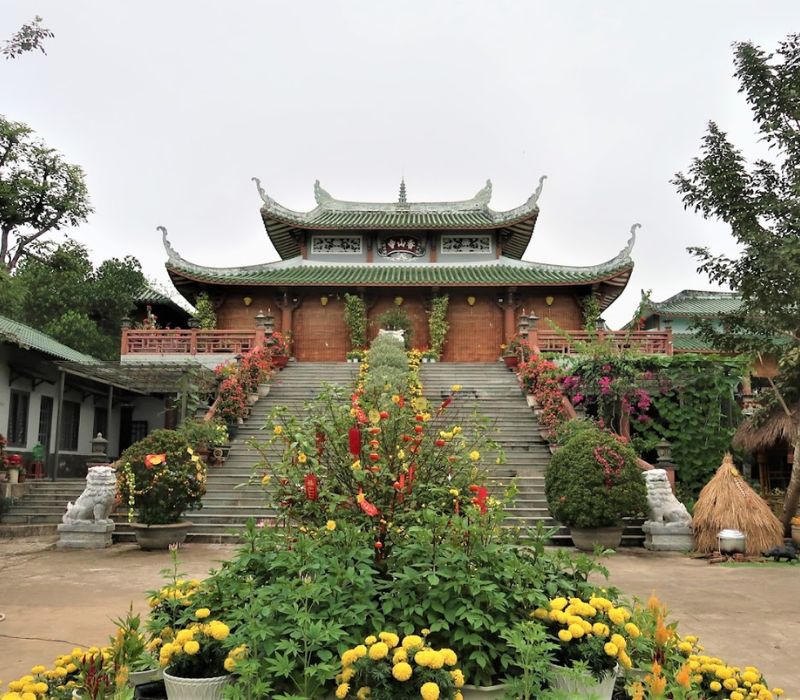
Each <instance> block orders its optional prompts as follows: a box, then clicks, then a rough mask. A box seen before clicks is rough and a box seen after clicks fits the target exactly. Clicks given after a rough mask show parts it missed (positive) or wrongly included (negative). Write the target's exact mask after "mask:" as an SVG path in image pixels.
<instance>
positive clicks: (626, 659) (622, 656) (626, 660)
mask: <svg viewBox="0 0 800 700" xmlns="http://www.w3.org/2000/svg"><path fill="white" fill-rule="evenodd" d="M617 660H618V661H619V662H620V663H621V664H622V666H623V668H632V667H633V662H632V661H631V657H630V656H628V654H627V652H624V651H621V652H620V653H619V654H617Z"/></svg>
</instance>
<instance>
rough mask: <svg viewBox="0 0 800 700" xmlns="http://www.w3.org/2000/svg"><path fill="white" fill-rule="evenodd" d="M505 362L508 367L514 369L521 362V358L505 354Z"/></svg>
mask: <svg viewBox="0 0 800 700" xmlns="http://www.w3.org/2000/svg"><path fill="white" fill-rule="evenodd" d="M503 362H505V363H506V367H508V369H514V368H515V367H516V366H517V365H518V364H519V358H518V357H517V356H516V355H503Z"/></svg>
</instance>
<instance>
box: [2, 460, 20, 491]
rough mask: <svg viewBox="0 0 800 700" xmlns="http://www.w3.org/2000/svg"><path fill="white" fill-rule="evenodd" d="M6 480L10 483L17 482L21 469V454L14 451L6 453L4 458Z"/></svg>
mask: <svg viewBox="0 0 800 700" xmlns="http://www.w3.org/2000/svg"><path fill="white" fill-rule="evenodd" d="M3 459H4V463H5V468H6V472H7V473H8V481H9V483H11V484H17V483H19V474H20V471H21V470H22V455H21V454H17V453H16V452H14V453H11V454H8V455H6V456H5V457H4V458H3Z"/></svg>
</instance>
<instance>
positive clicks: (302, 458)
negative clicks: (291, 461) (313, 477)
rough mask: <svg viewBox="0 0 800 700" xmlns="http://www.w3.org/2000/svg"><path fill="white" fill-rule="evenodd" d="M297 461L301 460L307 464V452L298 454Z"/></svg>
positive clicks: (301, 462)
mask: <svg viewBox="0 0 800 700" xmlns="http://www.w3.org/2000/svg"><path fill="white" fill-rule="evenodd" d="M297 461H298V462H300V464H305V463H306V462H307V461H308V456H307V455H306V453H305V452H301V453H300V454H298V455H297Z"/></svg>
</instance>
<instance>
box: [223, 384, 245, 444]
mask: <svg viewBox="0 0 800 700" xmlns="http://www.w3.org/2000/svg"><path fill="white" fill-rule="evenodd" d="M217 415H218V416H219V417H220V419H221V420H222V421H224V423H225V424H226V425H227V426H228V433H229V434H230V436H231V437H233V436H234V435H235V434H236V426H237V425H240V424H241V423H243V422H244V418H245V416H246V415H247V394H246V393H245V390H244V387H243V386H242V385H241V383H240V382H239V380H238V379H237V377H236V376H232V377H227V378H225V379H223V380H222V382H221V383H220V385H219V396H218V401H217Z"/></svg>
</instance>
